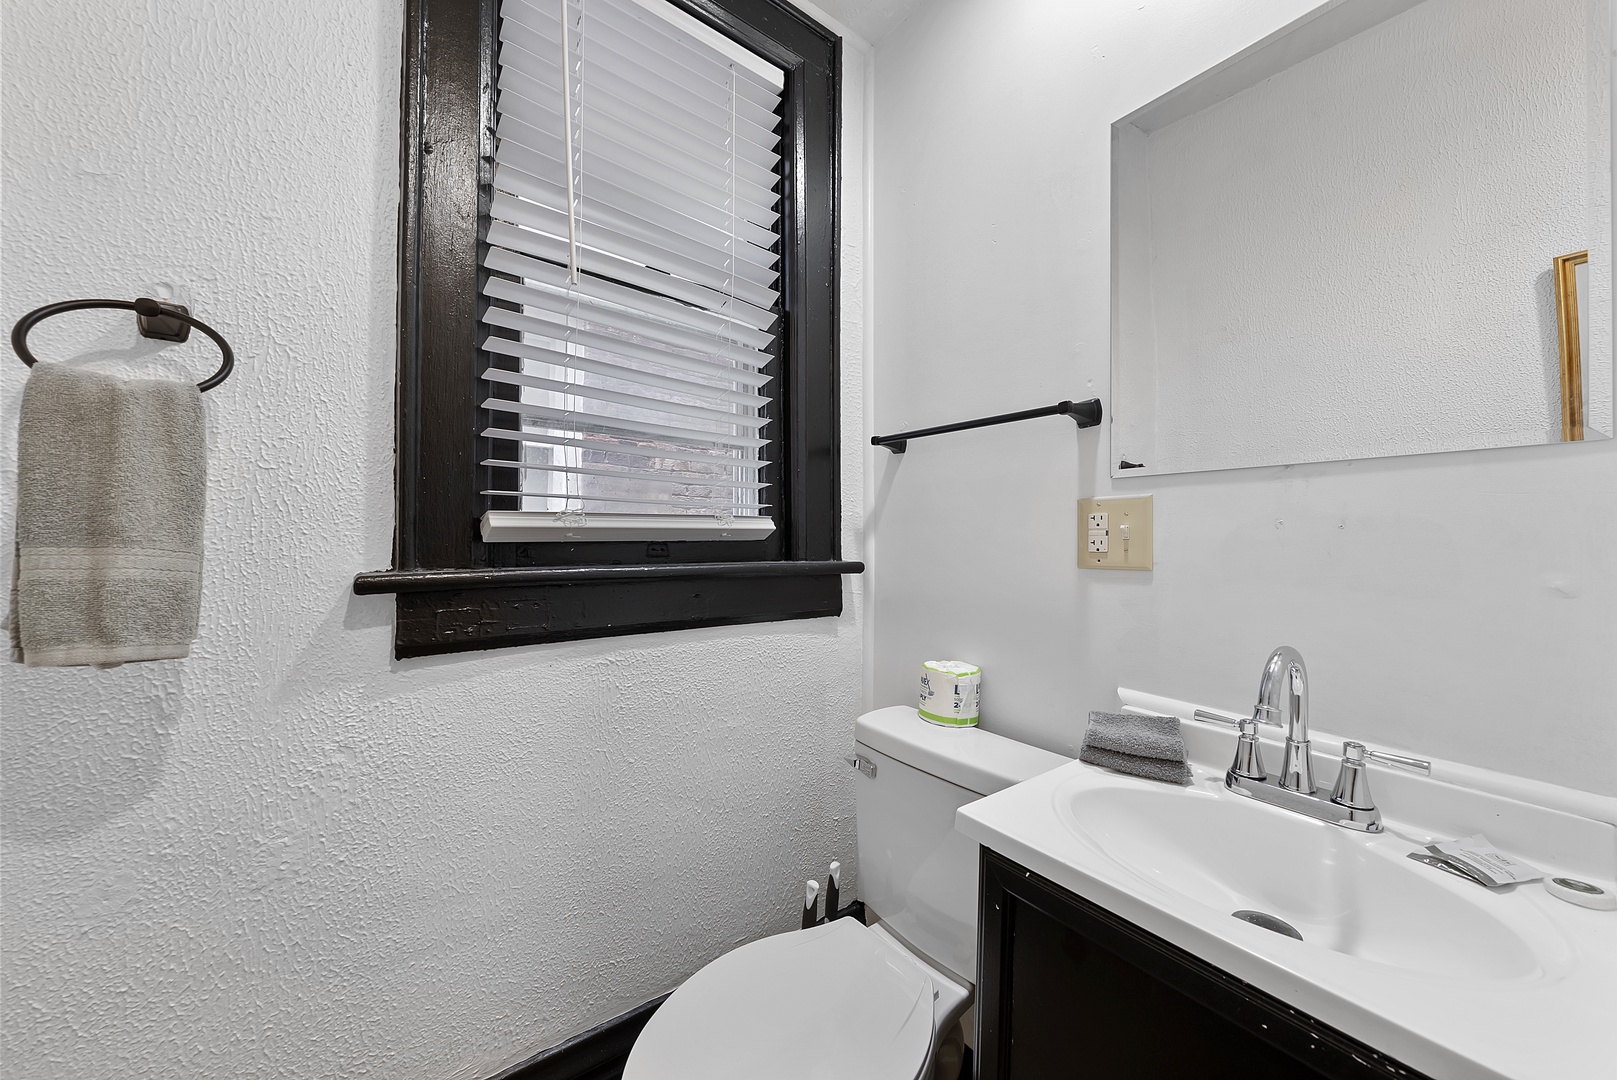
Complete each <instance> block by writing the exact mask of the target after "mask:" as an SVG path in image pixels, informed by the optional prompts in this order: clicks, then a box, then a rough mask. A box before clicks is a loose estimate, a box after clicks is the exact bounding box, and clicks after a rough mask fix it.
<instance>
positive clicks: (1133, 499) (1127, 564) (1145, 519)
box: [1078, 495, 1152, 570]
mask: <svg viewBox="0 0 1617 1080" xmlns="http://www.w3.org/2000/svg"><path fill="white" fill-rule="evenodd" d="M1091 514H1104V515H1106V517H1105V528H1104V529H1103V530H1092V529H1091V528H1090V515H1091ZM1124 526H1127V530H1126V531H1127V533H1128V535H1127V537H1125V536H1124V532H1125V529H1124ZM1097 531H1100V532H1104V533H1105V546H1106V550H1105V551H1104V552H1096V551H1091V550H1089V549H1090V548H1091V547H1093V546H1094V545H1093V544H1092V543H1091V540H1092V538H1093V537H1094V535H1095V533H1096V532H1097ZM1151 533H1152V530H1151V496H1149V495H1134V496H1129V497H1127V498H1113V499H1079V500H1078V565H1079V567H1080V568H1082V569H1088V570H1149V569H1151V547H1152V543H1151Z"/></svg>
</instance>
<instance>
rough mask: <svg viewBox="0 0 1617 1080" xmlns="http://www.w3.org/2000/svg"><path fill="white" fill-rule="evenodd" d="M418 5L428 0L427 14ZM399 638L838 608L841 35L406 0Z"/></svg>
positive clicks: (398, 643)
mask: <svg viewBox="0 0 1617 1080" xmlns="http://www.w3.org/2000/svg"><path fill="white" fill-rule="evenodd" d="M429 8H430V10H429ZM405 46H406V47H405V54H406V55H405V81H404V96H403V102H404V112H405V122H404V153H403V174H404V182H403V205H402V209H401V230H400V235H401V243H400V359H399V387H398V389H399V418H398V519H397V520H398V527H397V533H396V537H395V551H394V567H393V569H391V570H388V571H381V572H375V573H368V574H361V575H360V576H359V577H358V578H356V580H355V590H356V591H358V592H394V593H396V594H397V610H398V617H397V621H396V626H395V653H396V655H398V656H401V657H404V656H414V655H424V654H430V653H439V652H449V651H457V650H462V649H480V648H491V647H496V646H501V645H515V644H525V643H531V642H539V641H554V640H563V639H567V638H578V637H592V636H600V635H604V634H623V633H636V632H644V631H650V630H661V629H675V628H681V627H690V626H706V625H716V624H722V623H736V622H757V621H765V620H775V619H792V618H812V617H817V616H825V615H836V614H839V613H840V611H841V604H842V585H841V577H840V575H841V574H844V573H856V572H859V571H860V570H862V569H863V567H862V566H861V565H860V564H858V563H848V562H843V561H841V560H840V550H839V526H840V522H839V514H838V501H837V482H836V481H837V477H836V469H837V453H838V446H837V441H838V440H837V407H836V391H837V374H836V369H837V270H836V256H837V251H836V244H837V216H836V215H837V199H836V187H835V185H836V181H837V149H838V147H837V137H838V113H837V110H838V108H839V85H838V81H839V68H838V57H837V41H836V39H835V37H834V36H832V35H831V34H830V33H829V32H828V31H826V30H824V29H823V28H821V27H819V26H818V25H816V24H815V23H813V22H812V21H810V20H809V19H807V18H806V17H805V16H803V15H801V14H800V13H797V12H795V11H794V10H792V9H788V8H785V7H782V6H778V5H777V4H775V3H773V2H772V0H413V2H412V4H411V6H410V10H409V12H408V15H407V21H406V42H405Z"/></svg>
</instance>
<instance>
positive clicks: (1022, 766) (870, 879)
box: [623, 707, 1069, 1080]
mask: <svg viewBox="0 0 1617 1080" xmlns="http://www.w3.org/2000/svg"><path fill="white" fill-rule="evenodd" d="M854 736H855V738H856V740H857V744H858V745H857V747H856V750H857V753H858V755H859V758H860V759H861V763H860V771H859V776H858V779H857V791H858V810H857V813H858V824H859V878H858V891H859V895H860V897H861V898H862V899H863V900H864V901H865V905H866V910H867V913H868V917H869V918H870V919H871V922H872V925H870V926H868V927H867V926H864V925H862V924H861V923H859V921H858V920H856V919H838V920H837V921H835V922H830V923H826V924H824V925H821V926H816V927H814V928H812V929H809V930H796V931H793V932H791V933H787V934H777V935H775V936H774V937H768V938H764V939H763V940H762V941H754V942H752V943H751V944H749V945H743V946H742V947H741V948H739V949H736V950H735V951H733V952H730V953H727V954H725V955H724V956H721V957H719V958H718V959H717V960H715V961H713V962H712V963H711V964H708V965H707V966H706V967H704V968H703V969H702V970H700V971H698V972H697V973H696V974H695V975H692V976H691V977H690V979H688V980H687V981H686V982H685V984H684V985H682V986H681V987H680V988H679V989H678V990H675V991H674V992H673V994H671V995H670V996H669V998H668V1000H667V1001H665V1002H664V1003H663V1004H662V1007H661V1008H659V1009H658V1010H657V1012H656V1013H655V1014H653V1016H652V1018H651V1022H650V1023H648V1024H647V1025H646V1027H645V1030H644V1031H642V1032H641V1033H640V1038H639V1039H638V1040H637V1041H636V1042H635V1044H634V1049H633V1050H632V1051H631V1052H630V1054H629V1061H628V1065H627V1066H626V1067H625V1069H624V1072H623V1077H624V1080H696V1078H702V1080H761V1078H769V1080H832V1078H835V1080H932V1078H933V1075H934V1069H935V1068H936V1066H937V1065H938V1063H939V1061H940V1058H941V1059H942V1060H943V1061H944V1062H945V1063H946V1065H945V1068H958V1060H959V1059H958V1056H957V1055H956V1054H955V1053H953V1052H952V1051H951V1050H948V1049H945V1047H946V1046H947V1045H948V1044H949V1042H950V1041H951V1036H952V1035H953V1033H954V1032H955V1029H956V1024H957V1021H958V1020H959V1019H960V1017H961V1015H962V1014H963V1013H964V1012H965V1011H966V1008H967V1006H969V1005H970V1004H971V999H972V980H974V979H975V978H976V977H977V846H976V844H974V843H972V842H971V841H970V840H967V839H966V838H965V837H964V836H962V835H961V834H960V833H957V832H955V829H954V815H955V810H957V809H958V808H960V807H961V806H964V805H965V804H966V803H969V802H973V801H975V800H976V799H979V798H981V797H982V796H984V795H989V794H992V793H993V792H996V791H999V790H1000V789H1001V788H1006V787H1009V786H1010V785H1012V784H1015V783H1018V782H1020V781H1022V780H1026V779H1028V778H1029V777H1032V776H1037V775H1038V774H1039V773H1042V772H1047V771H1048V770H1050V769H1053V768H1055V767H1056V766H1058V765H1064V764H1066V763H1067V761H1068V760H1069V759H1067V758H1064V757H1062V756H1060V755H1059V754H1052V753H1050V752H1048V751H1045V750H1040V749H1037V748H1036V747H1032V746H1027V745H1024V744H1022V743H1018V742H1013V741H1012V740H1010V739H1005V738H1001V737H999V736H997V735H993V734H990V733H989V732H986V731H982V730H979V729H977V728H948V727H941V726H938V725H934V724H929V723H927V722H926V721H925V720H922V719H921V718H920V717H919V716H918V715H917V714H916V712H915V710H914V709H912V708H905V707H896V708H890V709H880V710H877V711H876V712H872V713H867V714H865V715H864V716H861V717H860V718H859V719H858V721H857V723H856V724H855V727H854ZM872 767H873V768H872ZM943 1080H954V1078H953V1076H950V1077H946V1078H943Z"/></svg>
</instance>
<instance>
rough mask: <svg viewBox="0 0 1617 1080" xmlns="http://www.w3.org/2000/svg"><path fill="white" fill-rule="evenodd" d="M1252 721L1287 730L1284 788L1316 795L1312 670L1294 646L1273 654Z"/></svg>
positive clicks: (1281, 766) (1282, 781)
mask: <svg viewBox="0 0 1617 1080" xmlns="http://www.w3.org/2000/svg"><path fill="white" fill-rule="evenodd" d="M1252 719H1254V720H1256V721H1257V722H1258V723H1260V724H1269V725H1272V726H1274V727H1280V728H1285V729H1286V750H1285V756H1284V757H1283V758H1282V759H1281V764H1280V786H1281V787H1283V788H1285V789H1286V790H1287V791H1301V792H1304V793H1305V794H1309V795H1312V794H1313V793H1314V763H1313V759H1312V758H1310V757H1309V753H1308V668H1307V667H1305V666H1304V664H1303V658H1302V655H1301V654H1299V653H1298V652H1297V650H1296V649H1293V648H1292V647H1291V646H1290V645H1282V646H1280V648H1278V649H1276V650H1275V651H1274V652H1272V653H1270V654H1269V662H1268V663H1267V664H1265V665H1263V681H1262V682H1261V683H1259V684H1258V703H1257V705H1255V706H1254V707H1253V709H1252Z"/></svg>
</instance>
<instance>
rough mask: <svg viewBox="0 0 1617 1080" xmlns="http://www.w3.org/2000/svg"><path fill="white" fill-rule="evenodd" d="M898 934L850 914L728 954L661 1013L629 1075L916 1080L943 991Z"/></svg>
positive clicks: (637, 1079)
mask: <svg viewBox="0 0 1617 1080" xmlns="http://www.w3.org/2000/svg"><path fill="white" fill-rule="evenodd" d="M890 942H891V939H890V938H888V937H886V935H883V934H880V933H878V932H876V931H873V930H871V929H870V928H868V927H866V926H865V925H864V924H862V923H860V922H859V921H858V920H856V919H838V920H836V921H835V922H830V923H826V924H824V925H822V926H816V927H812V928H810V929H808V930H796V931H793V932H791V933H786V934H777V935H775V936H773V937H767V938H764V939H763V940H761V941H754V942H752V943H751V944H749V945H743V946H742V947H741V948H739V949H735V950H734V951H732V952H729V953H727V954H725V955H724V956H721V957H719V958H718V959H717V960H714V961H713V962H712V963H710V964H708V965H707V966H706V967H704V968H702V970H700V971H698V972H697V973H696V974H695V975H693V976H691V977H690V979H688V980H687V981H686V982H685V984H684V985H683V986H681V987H680V988H679V989H678V990H675V991H674V992H673V993H672V994H671V995H669V997H668V1000H667V1001H665V1002H663V1004H662V1006H661V1007H660V1008H658V1010H657V1011H656V1013H654V1014H653V1015H652V1018H651V1021H650V1023H648V1024H647V1025H646V1027H645V1030H643V1031H642V1032H641V1033H640V1038H639V1039H638V1040H636V1042H635V1044H634V1049H633V1050H632V1051H631V1052H630V1054H629V1060H628V1063H627V1065H626V1066H625V1067H624V1071H623V1080H694V1078H697V1077H701V1078H703V1080H757V1078H759V1077H769V1078H771V1080H916V1077H917V1076H919V1075H920V1073H921V1070H922V1069H923V1067H925V1065H926V1064H927V1062H928V1060H929V1059H930V1056H931V1051H932V1042H933V1032H934V1016H933V1000H934V998H935V996H936V989H935V987H934V984H933V980H932V977H931V976H930V975H929V974H928V973H927V972H926V971H925V970H924V969H923V968H922V966H921V965H920V964H919V963H917V962H916V961H915V960H914V958H913V957H910V956H909V955H908V954H907V953H905V952H904V950H903V949H901V948H899V947H897V946H896V945H895V944H891V943H890Z"/></svg>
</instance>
